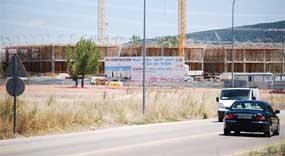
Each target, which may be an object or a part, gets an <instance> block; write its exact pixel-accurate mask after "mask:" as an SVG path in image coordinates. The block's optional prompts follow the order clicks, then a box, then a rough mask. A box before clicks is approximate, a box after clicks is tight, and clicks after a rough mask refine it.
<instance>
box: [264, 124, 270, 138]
mask: <svg viewBox="0 0 285 156" xmlns="http://www.w3.org/2000/svg"><path fill="white" fill-rule="evenodd" d="M264 135H265V137H271V136H272V127H271V125H270V126H269V128H268V131H265V132H264Z"/></svg>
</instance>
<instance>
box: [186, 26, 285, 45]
mask: <svg viewBox="0 0 285 156" xmlns="http://www.w3.org/2000/svg"><path fill="white" fill-rule="evenodd" d="M186 36H187V40H189V39H190V40H194V41H211V42H229V41H231V40H232V29H231V28H226V29H217V30H209V31H201V32H195V33H188V34H187V35H186ZM284 39H285V21H279V22H273V23H261V24H255V25H246V26H239V27H235V41H238V42H274V43H281V42H283V41H284Z"/></svg>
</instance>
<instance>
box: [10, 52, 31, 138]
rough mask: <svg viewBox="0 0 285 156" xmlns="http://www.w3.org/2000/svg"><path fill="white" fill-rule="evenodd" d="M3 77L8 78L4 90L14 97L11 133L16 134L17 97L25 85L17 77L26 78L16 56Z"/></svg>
mask: <svg viewBox="0 0 285 156" xmlns="http://www.w3.org/2000/svg"><path fill="white" fill-rule="evenodd" d="M5 77H10V79H8V81H7V83H6V90H7V92H8V94H9V95H11V96H13V97H14V105H13V112H14V114H13V133H14V134H16V132H17V131H16V128H17V127H16V124H17V123H16V121H17V120H16V119H17V96H19V95H21V94H22V93H23V92H24V91H25V83H24V82H23V80H21V79H20V78H19V77H27V72H26V70H25V67H24V66H23V64H22V63H21V61H20V59H19V57H18V56H17V54H14V55H13V57H12V58H11V61H10V63H9V65H8V68H7V70H6V73H5Z"/></svg>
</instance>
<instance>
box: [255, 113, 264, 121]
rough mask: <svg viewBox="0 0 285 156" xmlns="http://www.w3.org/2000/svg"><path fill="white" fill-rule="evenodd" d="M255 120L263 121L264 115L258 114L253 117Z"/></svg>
mask: <svg viewBox="0 0 285 156" xmlns="http://www.w3.org/2000/svg"><path fill="white" fill-rule="evenodd" d="M255 119H256V120H257V121H264V120H265V117H264V116H263V115H260V114H258V115H257V116H256V118H255Z"/></svg>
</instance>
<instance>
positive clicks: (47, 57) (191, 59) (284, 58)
mask: <svg viewBox="0 0 285 156" xmlns="http://www.w3.org/2000/svg"><path fill="white" fill-rule="evenodd" d="M67 46H68V45H26V46H11V47H6V48H4V49H5V55H6V56H5V62H6V63H7V62H9V58H10V56H11V54H12V53H15V52H17V53H18V55H19V56H20V58H21V60H22V62H23V64H24V66H25V67H26V70H27V71H28V72H29V73H30V74H42V73H63V72H67V65H66V60H65V48H66V47H67ZM98 48H99V49H100V51H101V62H102V63H101V66H100V73H101V74H103V73H104V57H105V56H108V57H112V56H120V57H125V56H142V48H141V47H140V46H128V47H122V46H99V47H98ZM184 51H185V54H184V57H185V64H188V65H189V67H190V70H201V71H204V72H205V73H209V74H213V75H214V74H221V73H223V72H231V63H232V59H231V58H232V49H231V48H229V47H225V46H224V47H209V46H208V47H207V46H191V47H188V48H185V49H184ZM147 56H179V48H177V47H156V46H152V47H147ZM234 69H235V70H234V71H235V72H272V73H274V74H283V73H285V52H284V48H282V47H278V46H276V47H267V46H262V47H236V48H235V49H234Z"/></svg>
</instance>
